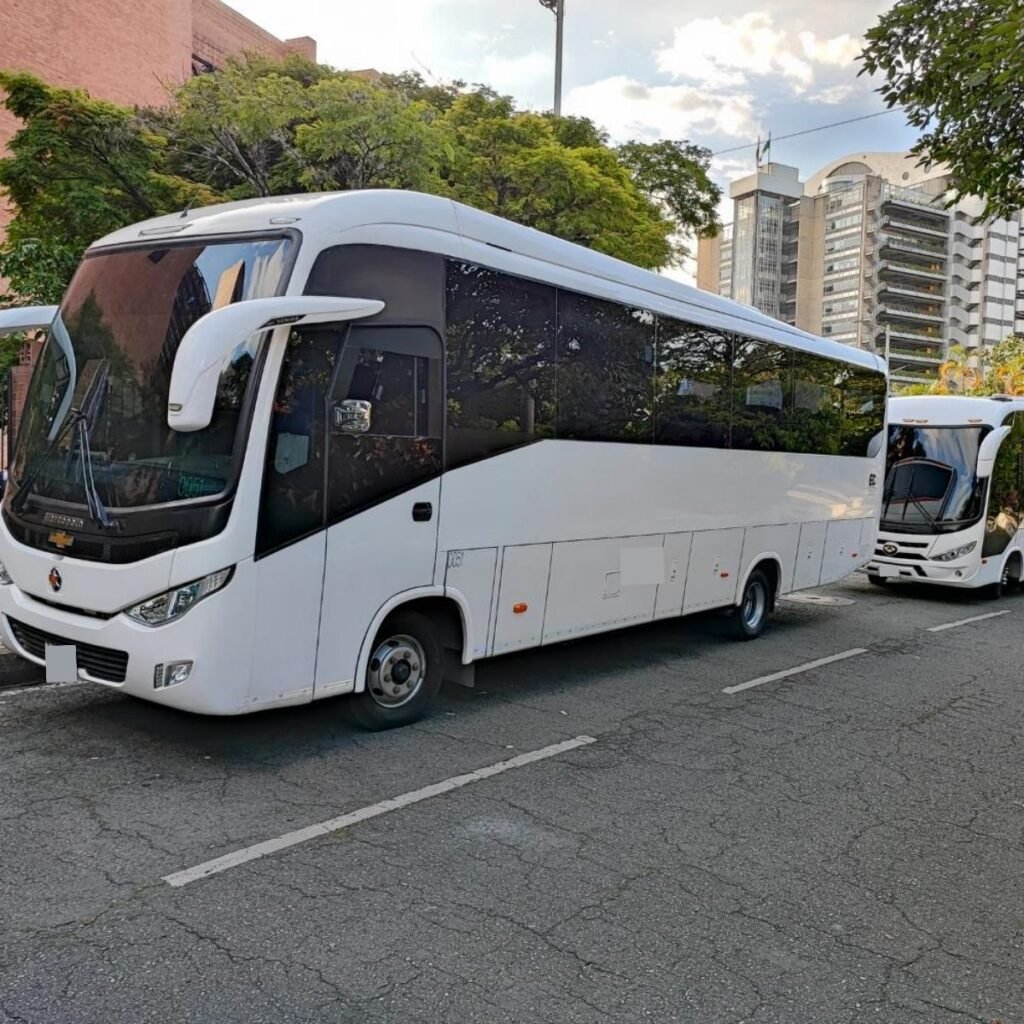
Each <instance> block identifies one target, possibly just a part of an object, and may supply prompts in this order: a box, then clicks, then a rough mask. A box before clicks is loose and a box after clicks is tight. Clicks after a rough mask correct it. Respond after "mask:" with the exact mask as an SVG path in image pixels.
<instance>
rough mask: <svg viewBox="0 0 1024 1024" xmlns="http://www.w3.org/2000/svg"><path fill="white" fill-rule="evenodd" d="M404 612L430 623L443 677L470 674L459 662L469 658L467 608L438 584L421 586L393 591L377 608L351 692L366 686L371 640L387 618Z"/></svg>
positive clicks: (462, 679) (468, 667)
mask: <svg viewBox="0 0 1024 1024" xmlns="http://www.w3.org/2000/svg"><path fill="white" fill-rule="evenodd" d="M406 612H409V613H414V614H418V615H422V616H424V617H425V618H426V619H428V620H429V622H430V623H431V625H432V627H433V630H434V632H435V634H436V636H437V638H438V641H439V643H440V644H441V647H442V649H443V652H444V654H445V678H446V679H449V680H450V681H452V682H465V676H466V675H467V674H470V675H471V669H472V666H471V665H464V664H463V663H464V662H466V661H468V660H470V659H471V655H472V651H473V648H472V621H471V619H470V614H469V608H468V607H467V606H466V604H465V602H464V601H463V600H461V595H459V594H456V593H453V592H451V591H448V592H446V591H445V590H444V589H443V588H442V587H430V588H423V589H421V590H416V591H412V592H409V593H405V594H396V595H395V596H394V597H393V598H392V599H391V600H390V601H388V602H387V603H385V604H384V605H382V606H381V607H380V608H379V609H378V610H377V614H376V615H375V616H374V618H373V621H372V622H371V623H370V628H369V629H368V630H367V631H366V635H365V636H364V638H363V643H362V646H361V648H360V651H359V657H358V659H357V662H356V672H355V685H354V687H353V692H354V693H362V692H363V690H365V688H366V680H367V671H368V670H369V666H370V659H371V656H372V654H373V650H374V642H375V641H376V640H377V639H378V637H379V636H380V634H381V632H382V630H384V628H385V626H387V625H388V624H389V622H390V621H393V620H394V619H395V618H396V617H397V616H399V615H401V614H403V613H406ZM460 670H463V671H461V672H460ZM468 685H472V684H471V683H469V684H468Z"/></svg>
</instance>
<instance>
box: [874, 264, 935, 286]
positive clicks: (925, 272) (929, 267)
mask: <svg viewBox="0 0 1024 1024" xmlns="http://www.w3.org/2000/svg"><path fill="white" fill-rule="evenodd" d="M878 272H879V274H880V275H881V274H885V275H886V276H887V277H889V276H891V275H901V276H902V275H906V276H908V277H919V278H925V279H926V280H928V281H945V280H946V270H945V267H944V266H943V264H942V263H939V262H937V261H934V262H929V263H912V262H910V261H909V260H893V259H886V260H883V262H882V263H881V265H880V266H879V268H878Z"/></svg>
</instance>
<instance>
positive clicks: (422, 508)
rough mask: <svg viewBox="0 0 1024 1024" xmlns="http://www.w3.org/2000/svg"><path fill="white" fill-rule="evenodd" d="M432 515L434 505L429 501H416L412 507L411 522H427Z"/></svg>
mask: <svg viewBox="0 0 1024 1024" xmlns="http://www.w3.org/2000/svg"><path fill="white" fill-rule="evenodd" d="M433 517H434V506H433V505H432V504H431V503H430V502H429V501H417V502H416V504H415V505H413V507H412V518H413V522H416V523H429V522H430V520H431V519H432V518H433Z"/></svg>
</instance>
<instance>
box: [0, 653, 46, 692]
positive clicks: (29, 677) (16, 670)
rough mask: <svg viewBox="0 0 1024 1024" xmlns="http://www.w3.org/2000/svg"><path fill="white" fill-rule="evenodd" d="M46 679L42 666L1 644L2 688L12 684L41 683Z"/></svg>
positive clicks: (0, 684) (0, 686) (0, 675)
mask: <svg viewBox="0 0 1024 1024" xmlns="http://www.w3.org/2000/svg"><path fill="white" fill-rule="evenodd" d="M44 679H45V676H44V674H43V670H42V667H41V666H39V665H36V664H34V663H33V662H31V661H26V660H25V659H24V658H19V657H18V655H17V654H14V653H13V652H11V651H9V650H8V649H7V648H6V647H3V646H2V645H0V690H3V689H6V688H7V687H10V686H25V685H27V684H28V683H41V682H43V681H44Z"/></svg>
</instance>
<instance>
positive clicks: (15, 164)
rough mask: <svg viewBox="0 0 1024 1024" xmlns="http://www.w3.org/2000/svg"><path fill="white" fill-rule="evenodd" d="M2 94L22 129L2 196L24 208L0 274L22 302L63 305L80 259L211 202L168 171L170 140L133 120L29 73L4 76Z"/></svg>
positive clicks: (1, 179)
mask: <svg viewBox="0 0 1024 1024" xmlns="http://www.w3.org/2000/svg"><path fill="white" fill-rule="evenodd" d="M0 88H2V89H3V90H5V92H6V99H5V101H4V105H5V106H6V108H7V109H8V110H9V111H10V112H11V113H12V114H14V115H15V116H16V117H18V118H20V119H21V120H22V121H23V122H24V126H23V127H22V128H21V130H20V131H18V132H17V133H16V134H15V136H14V138H13V139H12V140H11V143H10V151H11V152H10V156H8V157H5V158H4V159H0V188H2V189H3V190H4V191H5V192H6V193H7V195H8V197H9V198H10V200H11V201H12V202H13V203H14V205H15V207H16V215H15V217H14V219H13V221H12V222H11V224H10V226H9V229H8V237H7V240H6V243H5V244H4V246H3V247H2V248H0V275H2V276H4V277H7V278H8V279H9V280H10V281H11V283H12V286H13V289H14V291H15V292H16V293H17V294H18V295H19V296H20V297H21V298H22V299H26V298H27V299H31V300H33V301H37V302H53V301H56V299H57V298H59V296H60V294H61V293H62V292H63V290H64V286H65V285H66V283H67V280H68V278H69V276H70V274H71V271H72V270H73V268H74V266H75V265H76V264H77V262H78V260H79V258H80V257H81V254H82V251H83V250H84V249H85V247H86V246H87V245H89V244H90V243H91V242H93V241H94V240H95V239H96V238H99V237H100V236H102V235H104V234H106V233H107V232H109V231H113V230H115V229H117V228H120V227H123V226H124V225H125V224H128V223H131V222H132V221H136V220H142V219H144V218H146V217H152V216H153V215H155V214H158V213H163V212H165V211H168V210H173V209H176V208H181V207H183V206H184V205H186V204H187V203H190V202H191V203H203V202H210V201H212V200H213V198H214V195H213V193H212V192H211V191H210V190H209V189H208V188H206V187H205V186H203V185H200V184H197V183H195V182H192V181H187V180H185V179H182V178H179V177H176V176H174V175H171V174H167V173H166V172H165V170H164V168H163V164H162V160H163V142H162V140H161V139H160V138H159V137H158V136H156V135H154V134H153V133H151V132H150V131H149V130H148V129H147V127H146V125H145V124H144V123H143V121H142V120H141V119H140V118H139V117H138V115H136V113H135V112H133V111H130V110H125V109H123V108H121V107H117V106H115V105H114V104H111V103H106V102H103V101H100V100H94V99H92V98H90V97H89V96H88V95H87V94H86V93H84V92H82V91H79V90H72V89H58V88H54V87H51V86H48V85H46V84H45V83H44V82H42V81H40V80H39V79H38V78H35V77H34V76H32V75H29V74H24V73H17V74H12V73H5V72H0Z"/></svg>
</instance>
